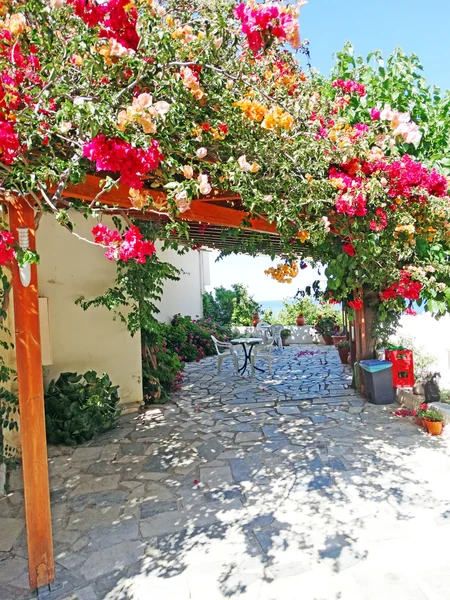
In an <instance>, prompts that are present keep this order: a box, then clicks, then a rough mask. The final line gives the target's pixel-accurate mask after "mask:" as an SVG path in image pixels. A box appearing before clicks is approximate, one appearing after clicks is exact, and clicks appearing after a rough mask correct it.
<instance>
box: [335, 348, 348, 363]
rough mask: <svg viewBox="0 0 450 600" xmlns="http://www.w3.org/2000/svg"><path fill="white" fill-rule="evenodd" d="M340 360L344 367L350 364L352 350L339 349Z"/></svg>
mask: <svg viewBox="0 0 450 600" xmlns="http://www.w3.org/2000/svg"><path fill="white" fill-rule="evenodd" d="M337 351H338V352H339V358H340V359H341V363H342V364H343V365H347V364H348V357H349V356H350V348H338V349H337Z"/></svg>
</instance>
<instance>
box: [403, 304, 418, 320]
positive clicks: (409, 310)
mask: <svg viewBox="0 0 450 600" xmlns="http://www.w3.org/2000/svg"><path fill="white" fill-rule="evenodd" d="M403 314H404V315H410V316H411V317H417V313H416V311H415V310H413V309H412V308H411V307H410V306H408V308H407V309H406V310H404V311H403Z"/></svg>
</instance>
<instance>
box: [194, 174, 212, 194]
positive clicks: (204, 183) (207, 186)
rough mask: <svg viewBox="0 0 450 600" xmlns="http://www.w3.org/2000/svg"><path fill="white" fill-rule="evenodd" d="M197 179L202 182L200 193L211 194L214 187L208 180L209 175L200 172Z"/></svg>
mask: <svg viewBox="0 0 450 600" xmlns="http://www.w3.org/2000/svg"><path fill="white" fill-rule="evenodd" d="M197 179H198V181H199V183H200V194H203V195H204V196H206V194H209V193H210V192H211V190H212V187H211V185H210V183H209V182H208V175H202V174H200V175H199V176H198V177H197Z"/></svg>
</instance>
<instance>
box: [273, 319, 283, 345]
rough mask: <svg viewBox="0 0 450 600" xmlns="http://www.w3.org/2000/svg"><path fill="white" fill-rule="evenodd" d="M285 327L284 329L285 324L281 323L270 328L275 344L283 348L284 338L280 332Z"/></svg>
mask: <svg viewBox="0 0 450 600" xmlns="http://www.w3.org/2000/svg"><path fill="white" fill-rule="evenodd" d="M283 329H284V325H280V324H276V325H272V327H271V328H270V331H271V333H272V336H273V341H274V343H275V346H276V347H277V348H281V349H283V340H282V339H281V335H280V334H281V332H282V331H283Z"/></svg>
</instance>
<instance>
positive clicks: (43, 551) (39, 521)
mask: <svg viewBox="0 0 450 600" xmlns="http://www.w3.org/2000/svg"><path fill="white" fill-rule="evenodd" d="M9 206H10V212H9V215H10V229H11V233H12V234H13V235H14V237H15V239H16V240H19V229H21V228H26V229H27V230H28V235H29V248H30V249H31V250H35V248H36V240H35V230H34V210H33V208H32V207H31V206H29V205H28V204H27V202H26V201H25V200H23V199H18V200H15V201H14V203H12V204H10V205H9ZM12 276H13V278H12V281H13V295H14V324H15V332H16V357H17V379H18V386H19V409H20V434H21V442H22V466H23V483H24V494H25V518H26V527H27V541H28V568H29V576H30V587H31V589H33V590H34V589H36V588H38V587H42V586H45V585H48V584H50V583H51V582H52V581H53V580H54V578H55V567H54V557H53V543H52V523H51V515H50V491H49V480H48V464H47V442H46V435H45V414H44V388H43V382H42V358H41V339H40V326H39V301H38V289H37V267H36V265H31V281H30V283H29V285H28V286H25V285H23V283H22V281H21V278H20V270H19V266H18V264H17V262H16V261H13V272H12Z"/></svg>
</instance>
